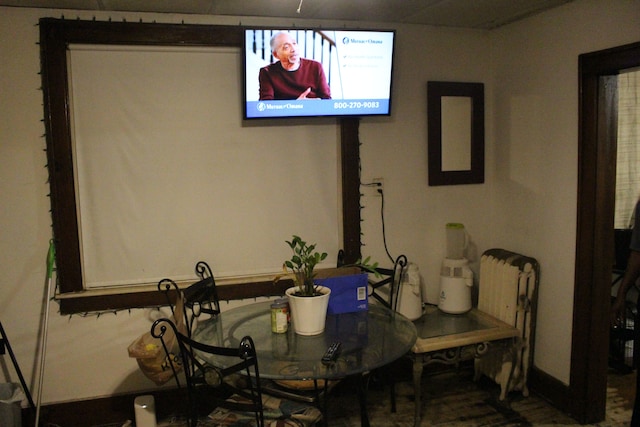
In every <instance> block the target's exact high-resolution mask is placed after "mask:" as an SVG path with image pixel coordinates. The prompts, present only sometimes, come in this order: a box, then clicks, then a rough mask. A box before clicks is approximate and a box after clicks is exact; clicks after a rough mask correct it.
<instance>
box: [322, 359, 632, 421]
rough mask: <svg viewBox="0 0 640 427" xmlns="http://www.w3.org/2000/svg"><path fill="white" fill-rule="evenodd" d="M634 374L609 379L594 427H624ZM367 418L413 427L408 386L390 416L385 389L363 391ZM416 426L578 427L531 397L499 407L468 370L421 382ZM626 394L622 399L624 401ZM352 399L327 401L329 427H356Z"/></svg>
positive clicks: (399, 387)
mask: <svg viewBox="0 0 640 427" xmlns="http://www.w3.org/2000/svg"><path fill="white" fill-rule="evenodd" d="M634 375H635V374H628V375H624V376H623V375H619V374H616V373H611V375H610V376H609V386H608V388H607V415H606V419H605V420H604V421H603V422H600V423H598V424H593V425H594V426H599V427H619V426H628V425H629V421H630V419H631V406H632V399H633V396H634V394H635V376H634ZM369 390H370V391H369V395H368V399H369V405H368V410H369V418H370V422H371V426H373V427H377V426H379V427H408V426H412V425H413V419H414V418H413V411H414V400H413V397H414V394H413V386H412V385H411V382H410V381H407V380H403V381H400V382H399V383H398V384H396V394H397V397H396V399H397V412H396V413H391V412H390V406H389V389H388V387H386V386H380V387H376V386H375V385H373V386H370V388H369ZM422 390H423V396H424V398H423V402H422V413H423V416H422V422H421V424H420V425H421V426H443V427H444V426H468V427H473V426H548V425H563V426H572V425H575V426H578V425H580V424H578V423H577V422H576V421H575V420H574V419H572V418H570V417H569V416H567V415H565V414H564V413H562V412H560V411H559V410H557V409H556V408H554V407H553V406H551V405H550V404H549V403H548V402H546V401H545V400H543V399H541V398H539V397H537V396H536V395H534V394H532V395H530V396H529V397H526V398H525V397H523V396H522V394H521V393H517V392H514V393H511V394H510V395H509V399H508V402H499V401H498V400H497V397H498V395H499V388H498V387H497V386H496V385H495V384H494V383H491V382H490V381H489V380H481V381H479V382H477V383H476V382H474V381H473V372H472V370H471V369H463V370H460V371H449V372H444V373H438V374H437V375H432V376H425V377H424V378H423V382H422ZM625 394H626V396H625ZM357 405H358V404H357V400H356V399H355V396H354V393H349V392H348V390H345V389H344V388H343V389H341V390H340V393H339V394H338V395H335V396H332V398H331V400H330V407H329V426H330V427H356V426H360V419H359V416H358V413H357V410H356V409H357V408H358V406H357Z"/></svg>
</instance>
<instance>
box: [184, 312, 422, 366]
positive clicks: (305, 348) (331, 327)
mask: <svg viewBox="0 0 640 427" xmlns="http://www.w3.org/2000/svg"><path fill="white" fill-rule="evenodd" d="M246 335H249V336H251V338H252V339H253V341H254V343H255V345H256V351H257V354H258V363H259V368H260V376H261V377H265V378H271V379H334V378H342V377H345V376H349V375H354V374H358V373H362V372H366V371H369V370H372V369H375V368H378V367H380V366H383V365H386V364H388V363H390V362H392V361H394V360H396V359H398V358H400V357H402V356H403V355H405V354H406V353H407V352H409V351H410V350H411V348H412V346H413V345H414V343H415V341H416V336H417V335H416V327H415V325H414V323H412V322H411V321H410V320H409V319H407V318H406V317H404V316H402V315H401V314H399V313H395V312H393V311H391V310H389V309H387V308H385V307H382V306H380V305H377V304H370V305H369V310H367V311H361V312H355V313H345V314H337V315H328V316H327V322H326V328H325V331H324V332H323V333H322V334H320V335H315V336H301V335H297V334H296V333H295V332H294V331H293V328H292V327H289V330H288V331H287V332H286V333H282V334H277V333H273V332H271V313H270V302H269V301H267V302H261V303H256V304H250V305H246V306H242V307H237V308H234V309H232V310H229V311H226V312H223V313H221V314H220V315H219V316H218V317H217V318H215V319H210V320H207V321H205V322H202V323H200V325H199V326H198V328H197V330H196V331H195V333H194V339H196V340H197V341H201V342H204V343H207V344H212V345H224V346H226V347H233V346H236V345H238V344H239V342H240V340H241V339H242V338H243V337H244V336H246ZM335 341H340V342H341V343H342V349H341V352H340V355H339V357H338V359H337V361H336V362H335V363H333V364H331V365H324V364H322V362H321V361H320V358H321V357H322V355H323V354H324V352H325V351H326V349H327V347H328V346H329V345H330V344H331V343H333V342H335ZM208 362H209V363H211V364H213V365H216V366H220V367H224V362H223V361H222V360H218V359H216V358H211V357H209V358H208Z"/></svg>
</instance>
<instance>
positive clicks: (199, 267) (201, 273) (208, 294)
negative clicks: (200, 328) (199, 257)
mask: <svg viewBox="0 0 640 427" xmlns="http://www.w3.org/2000/svg"><path fill="white" fill-rule="evenodd" d="M195 271H196V275H197V276H198V278H199V279H200V280H198V281H197V282H195V283H193V284H192V285H190V286H189V287H188V288H186V289H184V290H183V291H182V292H183V294H184V310H183V312H182V313H181V315H182V316H184V320H185V324H186V325H187V332H188V335H189V336H191V332H192V330H193V327H194V323H195V321H196V319H198V318H199V317H200V316H201V315H202V314H205V315H209V316H217V315H218V314H220V301H219V300H218V291H217V289H216V281H215V278H214V276H213V273H212V271H211V267H209V264H207V263H206V262H205V261H198V262H197V263H196V267H195ZM158 290H159V291H160V292H163V293H164V294H165V297H166V300H167V304H168V305H169V306H170V307H171V313H172V314H173V316H174V318H175V316H176V313H175V301H176V297H177V295H179V294H180V288H179V287H178V285H177V284H176V282H174V281H173V280H171V279H168V278H165V279H162V280H160V281H159V282H158Z"/></svg>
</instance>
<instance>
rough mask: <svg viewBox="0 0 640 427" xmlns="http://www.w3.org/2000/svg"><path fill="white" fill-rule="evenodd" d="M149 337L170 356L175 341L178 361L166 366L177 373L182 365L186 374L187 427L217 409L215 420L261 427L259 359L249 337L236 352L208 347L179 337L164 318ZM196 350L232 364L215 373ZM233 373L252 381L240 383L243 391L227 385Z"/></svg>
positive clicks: (152, 328)
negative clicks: (247, 422) (250, 422)
mask: <svg viewBox="0 0 640 427" xmlns="http://www.w3.org/2000/svg"><path fill="white" fill-rule="evenodd" d="M151 335H152V336H153V337H154V338H158V339H160V341H161V342H162V347H163V349H164V351H165V353H166V354H171V353H172V348H171V347H172V346H173V343H171V342H170V340H171V339H173V338H172V336H175V337H176V338H177V344H178V346H179V348H180V355H181V359H180V360H177V359H171V358H170V359H169V360H168V363H169V364H170V366H171V369H173V370H174V372H175V371H177V366H176V364H177V363H181V364H182V369H183V370H184V372H185V376H186V380H187V396H188V409H187V414H188V418H189V426H191V427H196V426H197V424H198V419H199V418H200V417H201V416H205V415H207V414H208V413H209V412H211V411H212V410H213V409H217V411H216V413H215V414H216V415H217V416H220V417H225V416H228V418H229V419H232V417H233V418H234V419H237V418H242V419H247V418H249V419H250V418H253V419H254V420H255V425H256V426H258V427H262V426H264V411H263V407H262V394H261V391H260V375H259V372H258V358H257V357H256V351H255V347H254V345H253V340H252V339H251V337H244V338H243V339H242V340H241V341H240V345H239V346H238V347H235V348H227V347H215V346H210V345H206V344H203V343H200V342H197V341H194V340H192V339H191V338H189V337H188V336H186V335H183V334H181V333H180V332H179V331H178V329H177V328H176V326H175V324H174V323H173V322H172V321H171V320H169V319H166V318H163V319H158V320H156V321H155V322H154V323H153V325H152V327H151ZM196 350H198V351H202V352H206V353H210V354H215V355H219V356H221V357H225V358H229V359H230V360H232V362H230V365H229V367H227V368H225V369H217V368H215V367H213V366H210V365H206V364H204V363H203V362H201V361H200V360H199V359H198V358H197V357H196V355H195V351H196ZM236 373H244V375H246V377H247V378H250V379H251V380H248V381H245V382H243V384H242V387H240V386H239V385H238V384H237V383H234V382H233V381H228V378H229V377H230V376H232V375H233V374H236ZM203 400H204V401H207V405H206V406H204V405H203ZM202 411H206V412H204V413H203V412H202Z"/></svg>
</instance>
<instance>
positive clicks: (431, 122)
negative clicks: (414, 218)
mask: <svg viewBox="0 0 640 427" xmlns="http://www.w3.org/2000/svg"><path fill="white" fill-rule="evenodd" d="M427 114H428V132H429V136H428V144H429V146H428V156H429V185H433V186H435V185H459V184H479V183H483V182H484V84H483V83H458V82H428V83H427Z"/></svg>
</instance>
